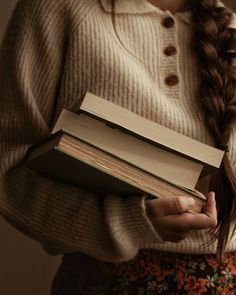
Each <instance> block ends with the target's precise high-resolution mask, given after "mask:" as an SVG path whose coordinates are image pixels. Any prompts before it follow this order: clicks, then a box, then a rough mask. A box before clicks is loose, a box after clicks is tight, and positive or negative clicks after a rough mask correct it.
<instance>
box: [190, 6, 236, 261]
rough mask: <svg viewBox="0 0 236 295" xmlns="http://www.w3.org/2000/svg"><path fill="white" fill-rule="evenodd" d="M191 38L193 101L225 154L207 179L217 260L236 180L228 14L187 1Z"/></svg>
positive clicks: (234, 74) (232, 34)
mask: <svg viewBox="0 0 236 295" xmlns="http://www.w3.org/2000/svg"><path fill="white" fill-rule="evenodd" d="M190 2H191V3H190V5H191V9H192V23H193V37H192V48H193V50H194V52H195V55H196V57H197V62H198V70H199V74H200V84H199V88H198V93H197V99H198V101H199V104H200V108H201V111H202V113H203V115H204V120H205V124H206V126H207V128H208V130H209V132H210V134H211V135H212V137H213V139H214V142H215V146H216V147H217V148H220V149H223V150H226V153H225V155H224V158H223V161H222V164H221V167H220V169H218V170H217V172H216V173H214V175H212V177H211V184H210V187H209V190H213V191H215V193H216V200H217V212H218V227H217V232H216V236H217V238H218V247H217V258H218V260H219V261H221V260H222V256H223V253H224V250H225V247H226V243H227V240H228V238H229V232H230V224H231V222H232V221H235V219H236V178H235V175H234V173H233V170H232V167H231V164H230V161H229V158H228V153H227V152H228V142H229V139H230V135H231V130H232V127H233V123H234V122H235V118H236V96H235V94H236V93H235V90H236V68H235V64H234V59H235V58H236V31H235V30H233V29H231V28H229V27H228V26H229V24H230V22H231V18H232V13H231V11H230V10H229V9H228V8H226V7H217V6H216V2H217V1H216V0H202V1H199V0H198V1H194V0H192V1H190Z"/></svg>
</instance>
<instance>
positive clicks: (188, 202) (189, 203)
mask: <svg viewBox="0 0 236 295" xmlns="http://www.w3.org/2000/svg"><path fill="white" fill-rule="evenodd" d="M183 201H184V203H185V205H187V206H189V207H193V206H194V205H195V201H194V199H193V198H186V199H184V200H183Z"/></svg>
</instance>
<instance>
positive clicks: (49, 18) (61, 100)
mask: <svg viewBox="0 0 236 295" xmlns="http://www.w3.org/2000/svg"><path fill="white" fill-rule="evenodd" d="M189 14H190V13H176V14H175V15H172V14H171V13H170V12H169V11H161V10H160V9H158V8H157V7H154V6H153V5H151V4H150V3H148V2H146V1H145V0H135V1H131V0H118V1H117V6H116V17H115V25H116V31H117V34H118V36H119V38H120V40H121V41H122V44H121V42H120V41H119V38H118V37H117V36H116V33H115V30H114V28H113V25H112V18H111V7H110V2H109V0H100V1H98V0H20V1H18V4H17V7H16V9H15V11H14V14H13V16H12V19H11V21H10V24H9V26H8V29H7V32H6V34H5V37H4V40H3V43H2V46H1V53H0V124H1V129H0V142H1V145H0V213H1V214H2V215H3V216H4V218H5V219H6V220H8V221H9V222H10V223H11V224H13V225H14V226H15V227H17V228H18V229H20V230H21V231H22V232H24V233H25V234H27V235H28V236H30V237H32V238H33V239H36V240H38V241H39V242H41V243H42V245H43V246H44V248H45V249H46V250H47V251H48V252H49V253H52V254H57V253H68V252H77V251H81V252H83V253H86V254H89V255H91V256H93V257H97V258H99V259H102V260H105V261H124V260H128V259H132V258H133V257H134V256H135V255H136V254H137V252H138V250H139V249H141V248H154V249H158V250H165V251H172V252H179V253H181V252H182V253H183V252H184V253H214V252H215V250H216V243H210V244H209V243H208V244H207V241H208V240H209V239H210V238H211V236H210V235H209V233H208V232H206V231H203V230H201V231H194V232H193V233H192V234H191V235H190V236H189V237H188V238H186V239H185V240H183V241H182V242H181V243H179V244H173V243H169V242H164V241H162V240H161V239H160V237H159V236H158V234H157V233H156V232H155V230H154V228H153V227H152V224H151V222H150V220H149V219H148V217H147V215H146V212H145V205H144V196H141V195H137V196H133V197H130V198H127V199H125V198H122V197H121V196H118V195H112V194H110V195H104V196H98V195H96V194H93V193H90V192H88V191H84V190H82V189H81V188H79V187H76V186H72V185H68V184H64V183H60V182H57V181H55V180H53V179H50V178H46V177H44V176H43V175H40V174H38V173H36V172H35V171H33V170H31V169H29V168H26V167H25V166H24V164H23V163H22V161H23V158H24V155H25V153H26V151H27V149H28V147H29V146H31V145H33V144H36V143H38V142H40V141H42V140H44V139H45V138H47V137H48V136H49V134H50V130H51V127H52V124H53V122H54V121H55V118H56V117H57V115H58V114H59V113H60V111H61V109H62V108H63V107H65V108H68V109H71V110H72V111H76V110H77V108H78V105H77V104H78V98H79V97H80V96H81V95H82V94H83V93H84V92H85V91H90V92H92V93H94V94H97V95H99V96H101V97H103V98H104V99H107V100H110V101H112V102H114V103H116V104H118V105H120V106H123V107H125V108H127V109H129V110H130V111H132V112H135V113H137V114H138V115H140V116H143V117H145V118H147V119H149V120H152V121H154V122H157V123H160V124H162V125H164V126H166V127H168V128H171V129H174V130H175V131H177V132H180V133H182V134H185V135H187V136H189V137H192V138H194V139H197V140H199V141H202V142H204V143H207V144H210V145H212V144H213V140H212V138H211V136H210V135H209V133H208V131H207V129H206V128H205V126H204V124H203V122H202V120H201V119H200V118H199V115H198V110H199V105H198V102H197V99H196V89H197V84H198V81H197V77H198V75H197V68H196V61H195V57H194V55H193V53H192V51H191V49H190V39H191V20H190V19H191V18H190V15H189ZM168 18H169V19H170V18H171V19H173V25H172V26H171V27H170V26H168V28H167V27H165V26H163V20H166V19H168ZM235 24H236V22H235V21H233V22H232V24H231V27H232V28H236V25H235ZM169 46H174V48H176V52H175V54H170V55H169V54H165V52H164V51H165V48H168V47H169ZM166 77H176V81H177V83H171V85H169V83H165V79H166ZM235 140H236V138H235V132H234V131H233V132H232V135H231V142H230V151H229V156H230V160H231V162H232V165H233V167H234V169H235V168H236V147H235ZM235 170H236V169H235ZM91 181H93V180H92V179H91ZM227 249H228V250H236V242H235V240H234V239H232V240H231V241H230V242H229V244H228V248H227Z"/></svg>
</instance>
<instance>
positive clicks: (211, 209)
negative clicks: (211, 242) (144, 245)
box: [146, 192, 217, 243]
mask: <svg viewBox="0 0 236 295" xmlns="http://www.w3.org/2000/svg"><path fill="white" fill-rule="evenodd" d="M194 205H195V202H194V199H192V198H187V197H169V198H165V199H155V200H148V201H147V206H146V208H147V215H148V217H149V218H150V220H151V221H152V224H153V226H154V228H155V229H156V231H157V232H158V233H159V235H160V237H161V238H162V239H163V240H165V241H170V242H174V243H179V242H180V241H181V240H183V239H185V238H186V237H187V236H188V234H189V232H190V231H191V230H194V229H195V230H199V229H210V228H215V227H216V226H217V211H216V202H215V194H214V192H210V193H208V196H207V203H206V205H205V206H204V208H203V210H202V213H198V214H191V213H188V212H187V211H188V210H190V209H191V208H192V206H194Z"/></svg>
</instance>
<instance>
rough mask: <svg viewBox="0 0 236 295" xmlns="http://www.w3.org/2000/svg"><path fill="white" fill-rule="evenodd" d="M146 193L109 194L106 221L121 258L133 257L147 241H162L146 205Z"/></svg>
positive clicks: (106, 202)
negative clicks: (127, 195)
mask: <svg viewBox="0 0 236 295" xmlns="http://www.w3.org/2000/svg"><path fill="white" fill-rule="evenodd" d="M145 199H146V195H143V196H134V197H129V198H120V197H118V196H116V195H109V196H107V198H106V201H105V207H106V209H105V210H104V212H106V221H107V226H108V228H109V233H110V235H111V240H112V241H113V243H114V245H113V246H114V248H115V249H116V253H119V256H120V260H129V259H132V258H133V257H134V256H135V255H136V254H137V252H138V250H139V249H140V247H141V245H143V244H145V243H147V242H155V243H157V242H158V241H160V240H161V239H160V237H159V235H158V234H157V232H156V231H155V229H154V227H153V225H152V223H151V221H150V220H149V218H148V217H147V214H146V207H145Z"/></svg>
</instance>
